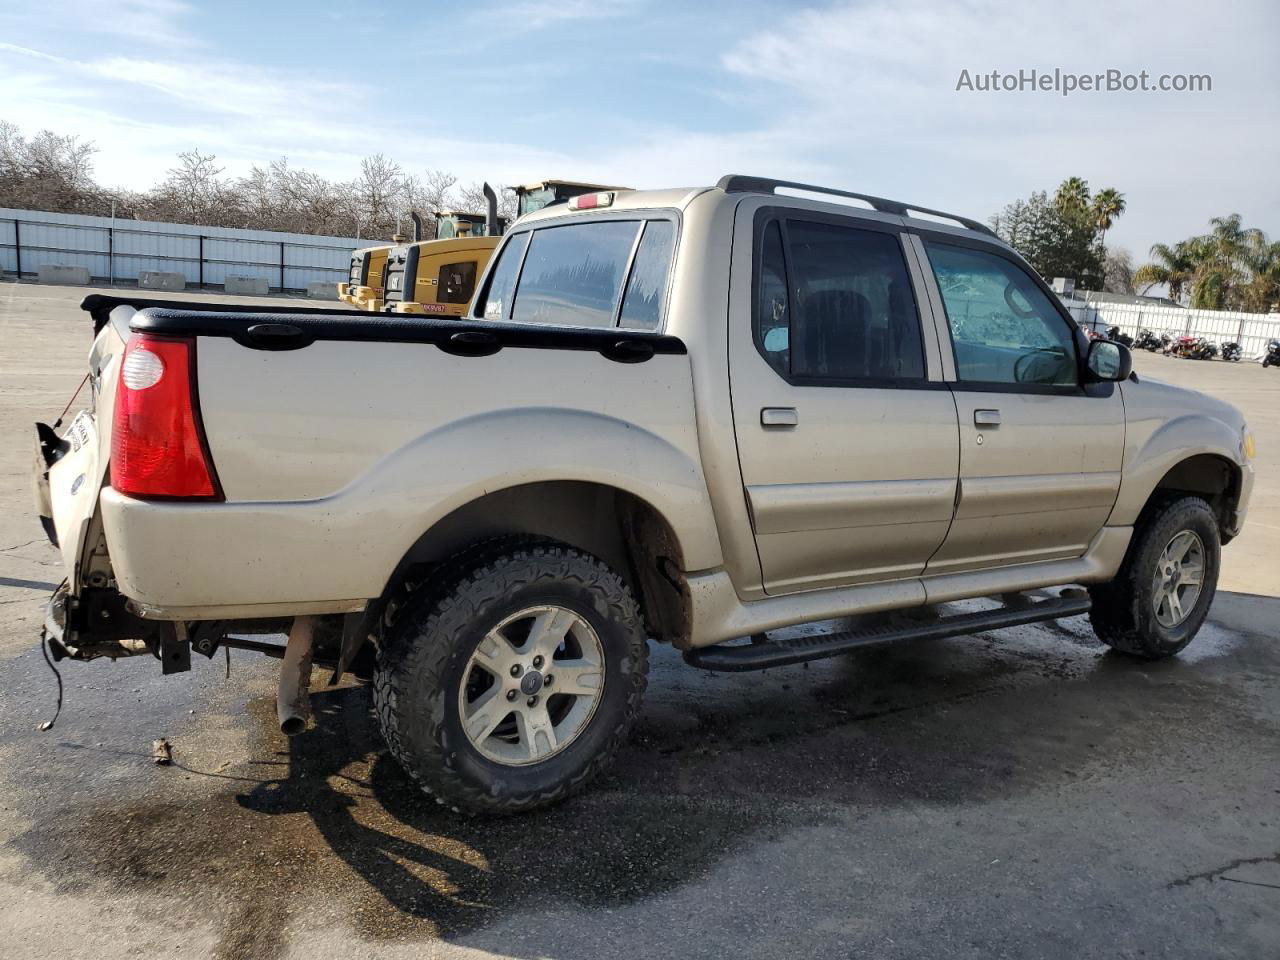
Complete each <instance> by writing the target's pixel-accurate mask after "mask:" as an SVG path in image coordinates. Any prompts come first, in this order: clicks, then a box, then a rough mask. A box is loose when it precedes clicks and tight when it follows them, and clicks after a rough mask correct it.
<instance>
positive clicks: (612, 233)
mask: <svg viewBox="0 0 1280 960" xmlns="http://www.w3.org/2000/svg"><path fill="white" fill-rule="evenodd" d="M639 228H640V224H639V223H638V222H637V221H635V220H629V221H628V220H597V221H595V222H592V223H578V224H573V225H570V226H564V227H546V228H544V229H542V230H534V231H533V235H532V239H531V240H530V241H529V253H528V255H527V256H526V257H525V260H524V270H523V271H521V274H520V284H519V287H518V288H517V289H516V296H515V305H514V308H513V309H512V313H511V319H512V320H515V321H516V322H518V323H548V324H561V325H567V326H573V327H612V326H613V325H614V319H615V318H616V317H617V315H618V300H619V298H620V297H621V296H622V282H623V280H624V278H625V276H626V271H627V263H628V261H629V260H630V259H631V249H632V247H633V246H634V245H635V239H636V231H637V230H639Z"/></svg>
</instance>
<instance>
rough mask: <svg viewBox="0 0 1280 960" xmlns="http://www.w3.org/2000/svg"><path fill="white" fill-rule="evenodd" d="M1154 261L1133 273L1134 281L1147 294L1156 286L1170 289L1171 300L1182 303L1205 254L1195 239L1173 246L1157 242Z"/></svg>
mask: <svg viewBox="0 0 1280 960" xmlns="http://www.w3.org/2000/svg"><path fill="white" fill-rule="evenodd" d="M1151 256H1152V261H1151V262H1150V263H1144V264H1143V265H1142V266H1140V267H1139V268H1138V269H1137V272H1135V273H1134V275H1133V283H1134V285H1135V286H1137V287H1141V288H1142V290H1141V292H1142V294H1143V295H1145V294H1146V293H1147V291H1148V290H1150V289H1151V288H1152V287H1155V286H1159V285H1161V284H1163V285H1164V286H1166V287H1168V288H1169V299H1170V300H1173V301H1174V302H1176V303H1181V302H1182V295H1183V293H1184V291H1188V290H1190V288H1191V285H1192V282H1193V281H1194V278H1195V275H1196V269H1197V267H1198V265H1199V262H1200V257H1201V253H1200V250H1199V247H1198V244H1197V243H1196V242H1195V240H1183V241H1181V242H1179V243H1175V244H1174V245H1173V246H1169V245H1168V244H1167V243H1157V244H1154V245H1152V247H1151Z"/></svg>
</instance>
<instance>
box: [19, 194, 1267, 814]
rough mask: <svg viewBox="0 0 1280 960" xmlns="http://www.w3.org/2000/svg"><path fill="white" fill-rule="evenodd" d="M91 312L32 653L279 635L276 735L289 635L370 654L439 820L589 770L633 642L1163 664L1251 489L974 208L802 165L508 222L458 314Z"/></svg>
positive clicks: (606, 734)
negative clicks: (978, 640) (853, 182)
mask: <svg viewBox="0 0 1280 960" xmlns="http://www.w3.org/2000/svg"><path fill="white" fill-rule="evenodd" d="M851 201H852V202H856V203H860V204H861V206H854V205H853V203H852V202H851ZM85 308H86V309H87V310H88V312H89V313H90V314H91V315H92V316H93V318H94V328H95V331H96V339H95V341H94V344H93V348H92V350H91V352H90V355H89V370H90V376H91V381H92V388H93V401H92V404H91V407H90V409H89V410H88V411H86V412H84V413H82V414H80V415H79V416H78V417H77V418H76V419H75V421H74V422H73V423H72V424H71V427H70V429H69V430H67V431H66V432H65V434H64V435H61V436H60V435H58V434H57V432H55V431H54V430H52V429H50V428H49V427H47V426H43V425H41V426H40V427H39V428H38V441H39V447H40V450H39V455H38V459H37V463H36V471H37V500H38V504H39V511H40V513H41V515H42V517H43V518H44V523H45V527H46V529H47V530H48V531H49V532H50V534H51V536H53V537H54V538H55V539H56V541H57V542H58V543H59V544H60V545H61V550H62V555H63V558H64V560H65V563H66V573H67V583H66V585H65V586H64V587H63V588H62V589H60V590H59V591H58V592H57V593H56V594H55V596H54V597H53V599H52V601H51V602H50V607H49V616H48V618H47V623H46V631H47V642H48V644H49V645H50V648H51V650H52V652H53V654H54V655H55V656H58V657H62V658H65V657H71V658H75V659H82V660H87V659H93V658H95V657H103V656H107V657H121V656H127V655H131V654H148V655H152V656H154V657H156V658H158V659H159V660H160V662H161V664H162V668H163V669H164V670H165V671H170V672H171V671H175V670H182V669H187V668H188V667H189V664H190V656H191V651H192V650H193V649H194V650H195V651H196V652H197V653H201V654H204V655H212V654H213V653H214V652H215V651H216V650H217V649H218V647H219V646H234V647H242V648H249V649H255V650H262V651H263V652H266V653H271V654H275V655H277V656H282V657H283V661H284V664H283V668H282V671H281V689H280V716H281V723H282V726H283V727H284V729H285V730H286V731H287V732H294V731H296V730H298V729H301V728H302V727H304V726H305V724H306V722H307V721H306V703H307V699H306V692H307V682H308V678H309V675H310V667H311V663H312V662H313V661H314V662H316V663H319V664H327V665H330V666H332V667H334V669H335V672H336V673H342V672H350V673H352V674H354V675H356V676H358V677H362V678H366V679H371V680H372V683H373V685H374V694H375V700H376V703H377V712H378V717H379V721H380V723H381V725H382V729H383V732H384V733H385V735H386V739H387V741H388V743H389V745H390V747H391V750H392V752H393V753H394V754H395V756H396V757H397V758H398V759H399V760H400V761H401V762H402V763H403V764H404V766H405V768H406V769H407V770H408V771H409V772H410V773H411V774H412V776H413V777H414V778H415V779H416V780H417V781H418V782H419V783H420V784H421V785H422V787H423V788H424V789H425V790H427V791H429V792H430V793H432V794H433V795H435V797H436V798H437V799H439V800H440V801H441V802H443V803H447V804H449V805H451V806H454V807H457V808H460V809H464V810H468V811H488V812H504V811H508V812H509V811H517V810H527V809H530V808H533V807H538V806H541V805H544V804H547V803H550V802H553V801H556V800H558V799H560V798H563V797H564V796H566V795H568V794H570V793H572V792H573V791H575V790H577V789H578V788H580V787H582V786H583V785H584V784H585V783H586V782H587V781H588V780H590V778H591V777H592V776H593V775H594V774H595V773H597V772H598V771H599V769H600V768H601V767H602V766H603V765H604V764H605V763H606V762H607V761H608V760H609V758H610V756H611V754H613V752H614V751H615V749H616V748H617V747H618V745H619V743H620V742H621V741H622V740H623V738H624V737H625V736H626V734H627V731H628V728H629V727H630V725H631V723H632V721H633V720H634V718H635V716H636V713H637V710H638V709H639V705H640V698H641V694H642V693H643V691H644V688H645V682H646V669H647V657H646V645H647V644H648V643H649V642H650V641H655V642H661V643H669V644H672V645H674V646H675V647H677V648H678V649H680V650H681V651H683V652H684V656H685V659H686V660H687V661H688V662H689V663H690V664H691V665H693V666H694V667H698V668H702V669H709V670H730V671H732V670H749V669H759V668H766V667H771V666H777V665H782V664H789V663H798V662H802V661H805V660H811V659H815V658H819V657H826V656H832V655H836V654H840V653H843V652H845V651H848V650H850V649H852V648H854V647H859V646H863V645H866V644H872V643H887V642H896V641H902V640H908V639H912V638H921V637H945V636H953V635H959V634H966V633H973V632H976V631H986V630H993V629H997V628H1000V627H1004V626H1011V625H1016V624H1022V623H1028V622H1033V621H1037V620H1049V619H1055V618H1060V617H1066V616H1073V615H1080V614H1084V613H1088V614H1089V616H1090V618H1091V620H1092V623H1093V626H1094V629H1095V630H1096V631H1097V634H1098V636H1099V637H1100V638H1101V639H1102V640H1103V641H1105V642H1106V643H1108V644H1110V645H1111V646H1112V647H1115V648H1116V649H1118V650H1121V651H1123V652H1125V653H1128V654H1134V655H1137V656H1142V657H1161V656H1166V655H1168V654H1172V653H1176V652H1177V651H1179V650H1180V649H1182V647H1183V646H1185V645H1186V644H1187V643H1189V642H1190V641H1191V639H1192V638H1193V637H1194V636H1195V633H1196V631H1197V630H1198V628H1199V627H1200V625H1201V623H1202V621H1203V620H1204V617H1205V614H1206V612H1207V610H1208V607H1209V604H1210V602H1211V601H1212V599H1213V594H1214V588H1215V583H1216V579H1217V575H1218V568H1219V556H1220V545H1221V544H1223V543H1226V542H1228V541H1229V540H1230V539H1231V538H1232V537H1233V536H1235V535H1236V534H1237V533H1238V532H1239V530H1240V526H1241V523H1242V522H1243V519H1244V514H1245V508H1246V505H1247V503H1248V499H1249V491H1250V488H1251V485H1252V479H1253V469H1252V467H1251V466H1250V459H1251V456H1252V439H1251V437H1250V434H1249V432H1248V430H1247V428H1246V426H1245V423H1244V421H1243V419H1242V417H1241V415H1240V413H1239V412H1238V411H1237V410H1236V409H1235V408H1233V407H1231V406H1229V405H1228V404H1225V403H1222V402H1220V401H1218V400H1215V399H1212V398H1210V397H1207V396H1204V395H1202V394H1198V393H1193V392H1191V391H1187V390H1180V389H1175V388H1173V387H1170V386H1166V385H1164V384H1160V383H1156V382H1152V381H1148V380H1145V379H1144V380H1141V381H1140V380H1139V379H1138V378H1137V377H1136V376H1134V375H1133V374H1132V373H1131V364H1130V360H1129V354H1128V351H1127V350H1126V349H1125V348H1124V347H1123V346H1121V345H1119V344H1115V343H1111V342H1107V341H1095V342H1093V343H1090V342H1089V341H1088V340H1087V339H1086V338H1085V336H1084V335H1083V334H1082V333H1081V332H1080V331H1079V330H1078V328H1077V327H1076V326H1075V325H1074V324H1073V323H1072V322H1071V319H1070V317H1069V316H1068V314H1066V313H1065V312H1064V310H1063V308H1062V306H1061V305H1060V304H1059V302H1058V301H1057V299H1055V297H1054V296H1053V294H1052V293H1051V291H1050V290H1049V289H1048V288H1047V287H1046V286H1045V284H1044V282H1043V281H1042V280H1041V278H1040V277H1038V276H1036V274H1035V273H1034V272H1032V271H1031V270H1030V269H1029V268H1028V267H1027V265H1026V264H1025V263H1024V262H1023V261H1022V260H1021V259H1020V258H1019V257H1018V256H1017V254H1016V253H1014V252H1013V251H1012V250H1011V249H1010V248H1009V247H1007V246H1006V245H1005V244H1003V243H1002V242H1000V241H999V240H998V239H997V238H996V237H995V236H994V235H993V234H992V233H991V231H989V230H988V229H986V228H985V227H983V226H982V225H980V224H978V223H975V222H973V221H971V220H967V219H965V218H963V217H957V216H952V215H948V214H942V213H940V212H938V211H931V210H927V209H924V208H919V207H912V206H910V205H908V204H903V203H899V202H896V201H890V200H884V199H881V198H877V197H869V196H863V195H859V194H851V193H846V192H842V191H838V190H828V189H825V188H821V187H813V186H805V185H802V184H791V183H783V182H779V181H771V180H762V179H756V178H748V177H740V176H730V177H725V178H724V179H722V180H721V181H720V182H719V183H718V184H717V185H716V186H714V187H703V188H696V189H679V190H663V191H644V192H632V191H604V192H598V193H590V194H584V195H582V196H579V197H576V198H574V199H573V200H571V201H569V202H568V203H567V204H560V205H556V206H553V207H549V208H547V209H545V210H542V211H540V212H537V213H534V214H531V215H528V216H526V217H523V218H522V219H521V220H520V221H519V222H517V223H516V224H515V226H514V227H513V228H512V230H511V231H510V232H509V233H508V234H507V236H506V237H505V238H504V239H503V242H502V245H501V247H500V248H499V250H498V251H497V253H496V255H495V257H494V259H493V261H492V263H491V264H490V266H489V268H488V270H487V272H486V273H485V275H484V277H483V279H482V280H481V283H480V286H479V292H478V294H477V296H476V299H475V303H474V306H473V309H472V313H471V315H470V316H468V317H463V318H460V319H458V320H447V319H437V318H431V317H379V318H376V319H372V318H369V317H367V316H354V315H352V314H350V313H338V312H327V311H325V310H316V309H312V310H296V309H292V308H282V309H279V310H272V311H263V310H260V309H258V308H248V307H219V306H216V305H208V304H198V305H193V304H189V303H181V304H180V303H163V302H155V301H145V300H137V299H133V298H128V297H125V298H110V297H102V296H91V297H89V298H88V299H87V300H86V301H85ZM1070 585H1085V586H1087V590H1082V589H1079V588H1078V586H1077V587H1076V588H1074V589H1066V590H1061V591H1058V590H1052V591H1051V590H1047V589H1046V588H1050V587H1055V586H1070ZM1029 591H1035V593H1028V592H1029ZM971 598H998V599H993V600H977V601H975V602H968V603H964V604H952V603H951V602H952V601H960V600H969V599H971ZM913 608H929V612H930V615H929V616H919V615H905V614H900V613H898V612H899V611H910V610H912V609H913ZM887 612H892V613H893V614H894V615H892V616H880V617H875V618H860V619H855V620H853V621H852V622H851V621H849V620H847V619H842V618H849V617H858V616H859V615H863V614H870V613H879V614H885V613H887ZM825 620H834V621H836V622H834V623H833V624H831V629H830V630H828V631H826V632H819V631H815V630H813V629H809V630H804V631H796V630H787V629H784V628H788V627H792V626H794V625H797V624H803V623H811V622H815V621H825ZM282 633H288V641H287V643H273V642H272V641H271V640H269V639H263V638H264V637H269V636H271V635H277V636H278V635H279V634H282Z"/></svg>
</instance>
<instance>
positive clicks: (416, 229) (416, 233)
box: [409, 210, 422, 243]
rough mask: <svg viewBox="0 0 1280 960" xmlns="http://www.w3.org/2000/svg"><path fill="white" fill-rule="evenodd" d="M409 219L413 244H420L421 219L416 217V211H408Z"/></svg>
mask: <svg viewBox="0 0 1280 960" xmlns="http://www.w3.org/2000/svg"><path fill="white" fill-rule="evenodd" d="M409 217H410V219H411V220H413V242H414V243H421V242H422V217H420V216H419V215H418V211H417V210H410V211H409Z"/></svg>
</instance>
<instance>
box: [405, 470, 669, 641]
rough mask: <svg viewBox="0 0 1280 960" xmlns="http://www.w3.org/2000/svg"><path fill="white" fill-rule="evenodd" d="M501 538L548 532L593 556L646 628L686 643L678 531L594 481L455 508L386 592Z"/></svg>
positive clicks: (521, 489) (631, 498) (645, 505)
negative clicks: (623, 587)
mask: <svg viewBox="0 0 1280 960" xmlns="http://www.w3.org/2000/svg"><path fill="white" fill-rule="evenodd" d="M504 537H535V538H547V539H550V540H555V541H558V542H561V543H564V544H567V545H568V546H571V547H575V548H577V549H579V550H582V551H584V552H586V553H589V554H591V555H592V556H595V557H598V558H599V559H600V560H602V561H604V562H605V563H606V564H608V565H609V566H610V567H611V568H613V569H614V570H615V571H617V572H618V574H619V575H620V576H621V577H622V578H623V580H624V581H625V582H626V583H627V585H628V586H629V587H630V588H631V590H632V592H633V593H634V594H635V597H636V600H637V602H638V603H639V605H640V609H641V612H642V615H643V616H644V619H645V625H646V628H647V630H648V632H649V634H650V635H651V636H655V637H658V638H659V639H661V640H664V641H667V642H670V643H672V644H674V645H676V646H679V647H682V648H683V647H685V646H687V644H688V638H689V632H690V623H691V609H690V603H689V587H688V584H687V582H686V579H685V569H686V567H685V563H686V560H685V556H686V555H685V550H684V547H683V546H682V543H681V538H680V536H679V534H678V533H677V531H676V529H675V527H674V526H673V525H672V523H671V522H670V521H669V520H668V518H667V517H665V516H664V515H663V513H662V512H661V511H660V510H659V509H658V508H657V507H655V506H654V505H653V504H652V503H650V502H648V501H647V500H645V499H643V498H642V497H640V496H638V495H636V494H635V493H632V492H631V491H628V490H624V489H622V488H620V487H616V486H612V485H609V484H606V483H601V482H596V481H587V480H548V481H538V482H533V483H525V484H518V485H515V486H510V487H506V488H503V489H500V490H494V491H490V492H487V493H485V494H483V495H482V496H479V497H477V498H476V499H473V500H470V501H468V502H467V503H464V504H462V505H461V506H458V507H456V508H455V509H454V510H452V511H451V512H450V513H448V514H446V515H445V516H444V517H442V518H440V519H439V520H438V521H437V522H436V523H434V524H432V525H431V527H430V528H428V529H427V530H426V531H424V532H423V533H422V534H421V536H419V537H418V539H417V540H416V541H415V542H414V544H413V545H412V546H411V547H410V548H409V549H408V551H406V553H405V555H404V557H403V558H402V559H401V561H400V563H399V564H398V565H397V567H396V570H395V572H394V573H393V574H392V576H391V579H390V581H389V583H388V585H387V590H386V591H385V593H384V599H386V598H390V597H393V596H394V595H395V594H396V593H397V592H398V591H400V590H402V589H403V585H404V584H406V583H413V582H417V581H420V580H422V579H424V578H426V577H429V576H431V575H432V573H433V572H436V571H439V570H441V569H442V568H443V566H444V565H445V564H447V563H448V561H449V560H450V558H452V557H454V556H456V555H458V554H459V553H460V552H462V551H463V550H465V549H467V548H468V547H470V546H472V545H473V544H476V543H479V542H483V541H486V540H494V539H498V538H504Z"/></svg>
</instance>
